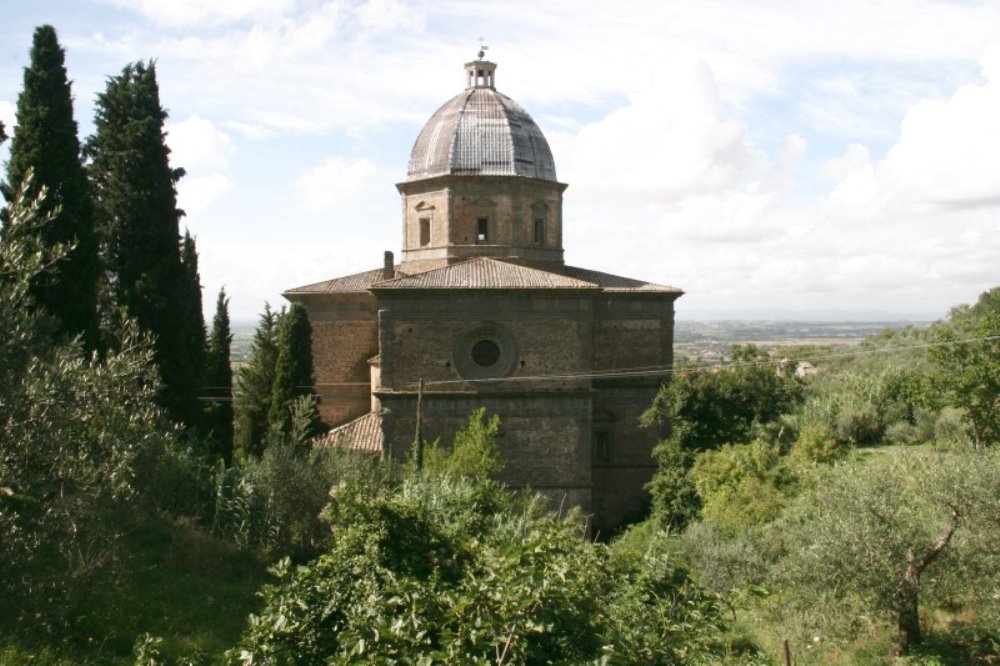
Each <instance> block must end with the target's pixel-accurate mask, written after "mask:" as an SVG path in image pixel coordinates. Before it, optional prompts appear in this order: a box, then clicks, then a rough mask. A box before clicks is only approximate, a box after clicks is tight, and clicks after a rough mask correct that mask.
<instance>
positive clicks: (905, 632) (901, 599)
mask: <svg viewBox="0 0 1000 666" xmlns="http://www.w3.org/2000/svg"><path fill="white" fill-rule="evenodd" d="M948 509H949V510H950V512H951V520H950V521H949V523H948V529H947V530H945V533H944V534H942V535H941V537H940V538H939V539H938V540H937V541H935V542H934V543H933V544H932V545H931V547H930V548H928V549H927V550H925V551H924V552H923V554H922V555H919V556H918V555H917V553H916V551H914V550H913V549H912V548H911V549H910V550H908V551H906V573H905V574H904V575H903V580H902V581H900V583H899V588H897V590H896V629H897V636H896V647H895V648H894V650H893V654H894V655H896V656H899V655H903V654H906V652H907V651H908V650H909V649H910V646H912V645H918V644H919V643H920V642H921V641H923V633H922V632H921V631H920V605H919V601H920V575H921V574H922V573H923V572H924V569H926V568H927V567H928V566H929V565H930V563H931V562H933V561H934V560H935V558H937V556H938V555H939V554H940V553H941V551H942V550H944V549H945V546H947V545H948V542H949V541H951V537H952V535H954V534H955V529H956V528H957V527H958V521H959V516H960V514H959V512H958V509H957V508H956V507H954V506H949V507H948Z"/></svg>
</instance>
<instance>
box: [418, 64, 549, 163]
mask: <svg viewBox="0 0 1000 666" xmlns="http://www.w3.org/2000/svg"><path fill="white" fill-rule="evenodd" d="M472 64H474V63H470V65H472ZM483 64H489V65H492V63H483ZM490 74H492V72H490ZM450 174H459V175H478V176H527V177H529V178H538V179H540V180H551V181H555V180H556V165H555V162H554V161H553V159H552V151H551V150H549V144H548V142H547V141H546V140H545V136H544V135H543V134H542V130H540V129H539V128H538V125H536V124H535V121H534V120H532V119H531V116H529V115H528V113H527V112H526V111H525V110H524V109H522V108H521V107H520V106H519V105H518V103H517V102H515V101H514V100H512V99H511V98H510V97H507V96H506V95H504V94H502V93H498V92H497V91H496V90H495V89H494V88H493V86H492V77H491V78H490V79H489V85H479V86H475V87H470V88H467V89H466V90H465V91H464V92H462V93H461V94H459V95H456V96H455V97H452V98H451V99H450V100H448V101H447V102H445V104H444V106H442V107H441V108H440V109H438V110H437V111H436V112H435V113H434V115H433V116H431V119H430V120H428V121H427V124H426V125H424V128H423V129H422V130H421V131H420V135H419V136H417V141H416V143H415V144H413V151H412V152H411V153H410V166H409V169H408V171H407V180H419V179H422V178H432V177H434V176H444V175H450Z"/></svg>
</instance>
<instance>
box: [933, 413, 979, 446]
mask: <svg viewBox="0 0 1000 666" xmlns="http://www.w3.org/2000/svg"><path fill="white" fill-rule="evenodd" d="M934 441H935V442H936V443H937V445H938V446H939V447H942V448H945V449H959V448H962V447H963V446H966V445H968V444H969V443H970V442H971V441H972V432H971V429H970V428H969V425H968V422H967V421H966V420H965V411H964V410H962V409H960V408H958V407H945V408H944V409H942V410H941V413H940V414H939V415H938V418H937V420H936V421H935V422H934Z"/></svg>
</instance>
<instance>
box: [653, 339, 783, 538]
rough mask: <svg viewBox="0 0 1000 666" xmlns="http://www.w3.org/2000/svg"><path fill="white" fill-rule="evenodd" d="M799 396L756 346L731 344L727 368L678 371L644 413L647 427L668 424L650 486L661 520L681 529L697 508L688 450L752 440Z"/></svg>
mask: <svg viewBox="0 0 1000 666" xmlns="http://www.w3.org/2000/svg"><path fill="white" fill-rule="evenodd" d="M790 367H793V366H792V364H787V366H786V368H790ZM802 396H803V389H802V384H801V383H800V382H799V381H798V380H797V379H796V378H795V377H793V376H790V375H789V374H788V372H783V371H781V370H780V368H777V367H776V364H775V363H774V362H773V361H772V360H771V359H770V358H769V357H768V355H767V353H766V352H763V351H761V350H759V349H758V348H757V347H755V346H754V345H746V346H739V345H734V346H733V355H732V363H731V365H730V366H729V367H728V368H723V369H720V370H717V371H713V372H710V371H707V370H704V371H690V372H686V373H681V374H680V375H678V376H676V377H674V378H673V379H672V380H671V381H670V383H669V384H665V385H664V386H663V387H662V388H661V389H660V391H659V393H657V395H656V397H655V398H654V399H653V404H652V406H651V407H650V408H649V409H648V410H647V411H646V413H645V414H643V423H644V424H645V425H647V426H651V425H655V424H665V423H666V424H669V426H670V436H669V438H668V439H666V440H664V441H663V442H661V443H660V444H658V445H657V446H656V448H654V449H653V457H654V458H655V459H656V461H657V463H658V467H659V469H658V470H657V472H656V474H655V475H654V476H653V480H652V481H651V482H650V485H649V488H650V491H651V494H652V498H653V512H654V514H656V516H657V518H658V519H659V521H660V523H661V524H663V525H664V526H670V527H672V528H675V529H679V528H682V527H683V526H684V525H685V524H687V522H688V521H689V520H691V519H692V518H693V517H695V516H696V515H697V513H698V511H699V510H700V504H701V502H700V500H699V499H698V496H697V494H696V492H695V489H694V486H693V484H692V481H691V479H690V478H689V477H688V475H687V470H688V468H689V467H690V465H692V464H693V463H694V460H695V456H694V455H692V454H694V453H698V452H701V451H710V450H714V449H718V448H720V447H722V446H723V445H726V444H746V443H748V442H750V441H751V439H752V436H753V434H754V428H755V427H756V426H761V425H766V424H768V423H771V422H773V421H775V420H777V418H778V417H779V416H781V415H782V414H784V413H787V412H789V411H791V409H792V408H793V407H794V406H795V405H796V404H797V403H798V402H800V401H801V399H802ZM678 465H681V466H683V468H684V469H678Z"/></svg>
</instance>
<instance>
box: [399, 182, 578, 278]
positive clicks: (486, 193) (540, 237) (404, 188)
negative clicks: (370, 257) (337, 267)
mask: <svg viewBox="0 0 1000 666" xmlns="http://www.w3.org/2000/svg"><path fill="white" fill-rule="evenodd" d="M396 187H397V189H399V191H400V193H401V194H402V195H403V257H402V265H401V266H400V269H401V270H402V271H403V272H406V273H419V272H421V271H426V270H431V269H434V268H440V267H441V266H445V265H447V264H450V263H455V262H458V261H464V260H466V259H469V258H471V257H483V256H494V257H504V258H510V257H518V258H520V259H522V260H524V261H528V262H533V263H543V262H552V263H554V264H559V263H561V262H562V260H563V246H562V192H563V190H564V189H566V185H565V184H563V183H556V182H549V181H542V180H535V179H532V178H525V177H516V176H461V177H456V176H440V177H437V178H430V179H427V180H420V181H413V182H405V183H400V184H398V185H397V186H396ZM483 221H485V225H483ZM481 226H485V231H486V233H485V238H483V237H481V236H480V232H481V231H482V229H481Z"/></svg>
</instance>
